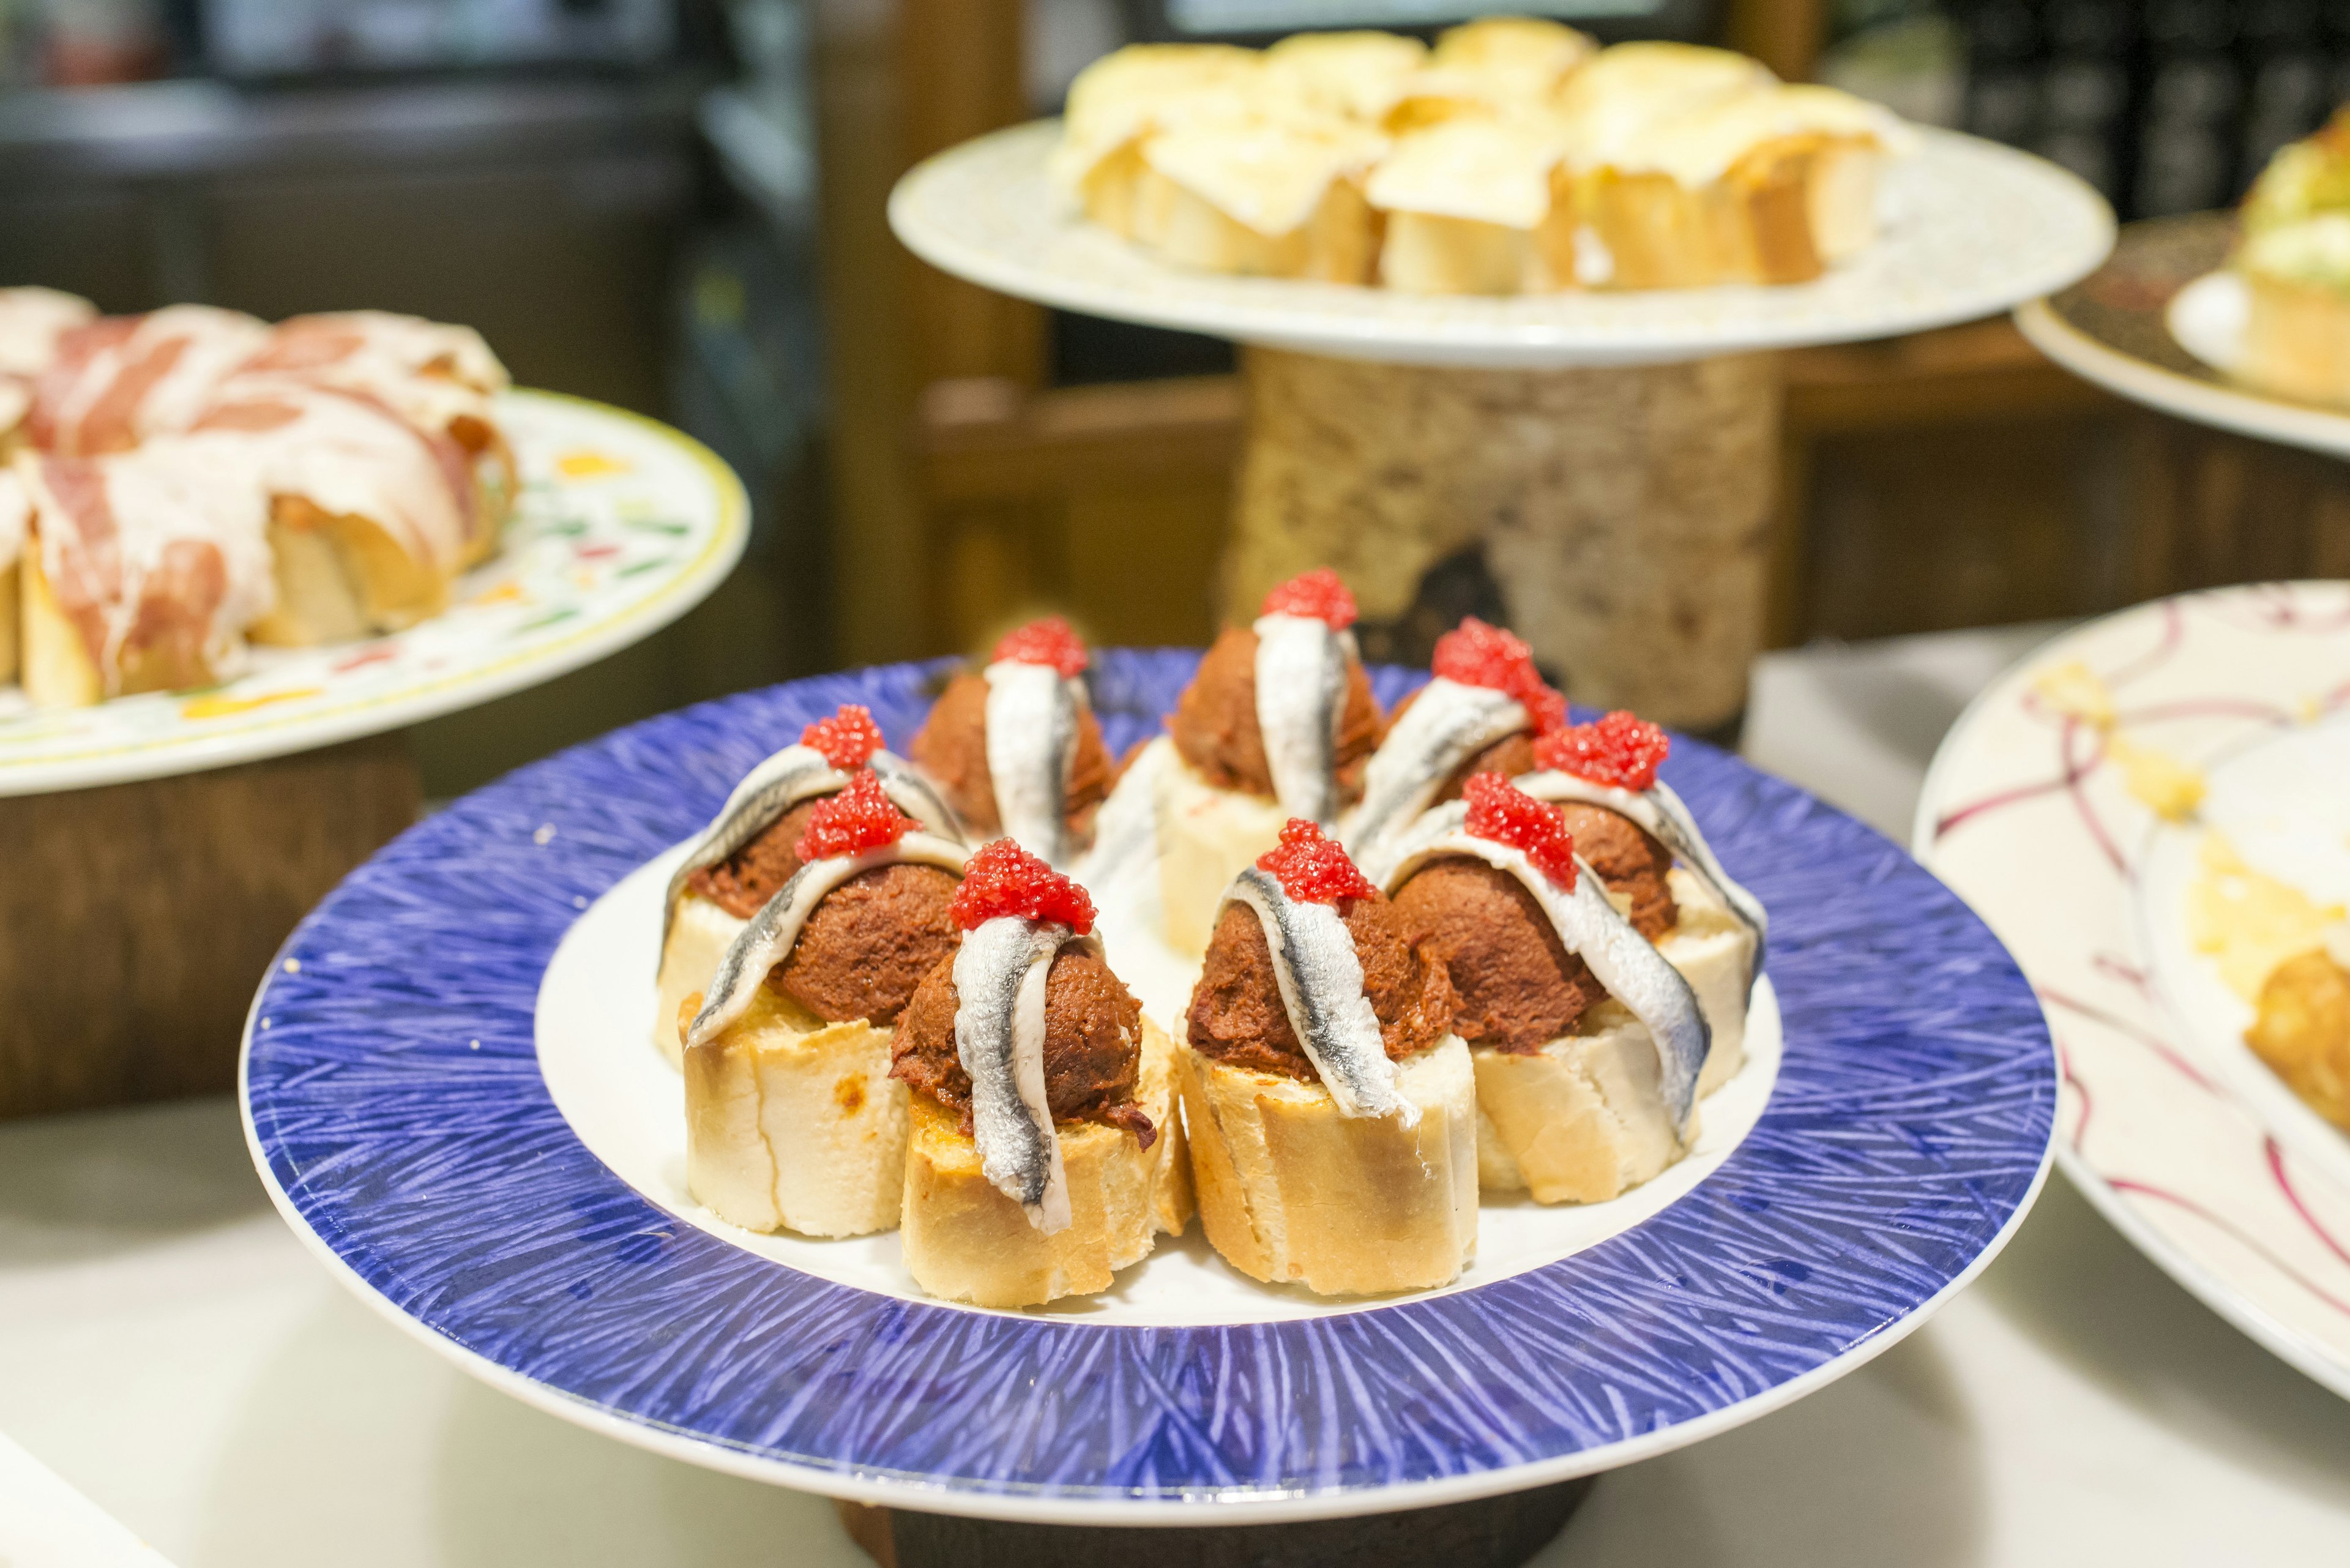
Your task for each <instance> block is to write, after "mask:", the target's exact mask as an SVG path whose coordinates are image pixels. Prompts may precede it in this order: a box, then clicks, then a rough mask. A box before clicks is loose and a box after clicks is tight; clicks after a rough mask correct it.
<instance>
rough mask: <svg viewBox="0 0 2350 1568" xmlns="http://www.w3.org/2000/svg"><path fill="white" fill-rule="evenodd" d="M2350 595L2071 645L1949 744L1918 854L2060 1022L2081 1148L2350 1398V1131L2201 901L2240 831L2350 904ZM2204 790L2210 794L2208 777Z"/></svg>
mask: <svg viewBox="0 0 2350 1568" xmlns="http://www.w3.org/2000/svg"><path fill="white" fill-rule="evenodd" d="M2345 778H2350V583H2273V584H2262V585H2258V586H2254V587H2235V588H2222V589H2219V590H2216V591H2213V592H2210V593H2200V594H2190V595H2187V596H2184V597H2178V598H2170V599H2162V600H2158V601H2156V602H2154V603H2152V604H2147V605H2141V606H2138V607H2136V608H2134V609H2129V610H2125V611H2122V612H2121V613H2120V614H2117V615H2114V616H2109V617H2107V618H2105V619H2103V620H2098V621H2095V622H2092V623H2090V624H2089V625H2087V626H2085V627H2082V628H2078V629H2077V630H2074V631H2072V632H2068V633H2067V634H2065V635H2064V637H2062V638H2059V639H2057V640H2056V641H2054V642H2053V643H2051V644H2049V645H2048V646H2047V647H2046V648H2044V649H2041V650H2040V651H2038V652H2036V653H2034V654H2033V655H2032V656H2031V657H2030V658H2029V659H2025V660H2024V661H2023V662H2022V663H2021V664H2019V665H2018V666H2017V667H2016V668H2015V669H2014V670H2010V671H2009V672H2008V673H2007V674H2005V675H2003V676H2002V677H2001V678H2000V679H1999V680H1997V681H1995V682H1993V683H1992V684H1991V686H1990V687H1989V688H1987V689H1986V690H1985V691H1983V693H1982V694H1981V696H1980V697H1978V698H1977V699H1976V701H1975V702H1974V704H1973V705H1972V706H1971V707H1970V708H1969V710H1968V711H1967V712H1966V714H1965V715H1964V716H1963V717H1961V718H1960V721H1959V722H1958V724H1957V725H1956V726H1955V727H1954V728H1953V729H1952V730H1951V732H1950V735H1949V737H1948V738H1947V739H1946V740H1945V741H1944V742H1942V747H1941V750H1940V752H1939V753H1938V754H1937V755H1936V757H1935V759H1934V763H1933V766H1932V768H1931V770H1930V771H1929V774H1928V775H1927V779H1926V785H1925V792H1924V794H1923V797H1922V798H1921V800H1920V801H1919V804H1918V818H1917V827H1916V839H1915V842H1916V849H1917V853H1918V857H1919V858H1920V859H1921V860H1923V861H1925V863H1926V864H1927V865H1929V866H1930V867H1933V869H1934V870H1935V871H1936V872H1937V873H1938V874H1939V875H1940V876H1941V877H1943V878H1945V879H1946V880H1947V881H1949V882H1950V885H1951V886H1952V887H1954V888H1957V889H1958V890H1959V891H1960V892H1961V893H1963V894H1965V895H1966V897H1967V899H1968V901H1969V902H1970V903H1971V904H1973V905H1974V907H1975V908H1976V909H1979V910H1981V912H1982V916H1983V918H1984V919H1987V920H1989V921H1990V922H1991V928H1992V929H1994V930H1996V931H1997V932H1999V934H2000V935H2001V936H2002V938H2003V939H2004V940H2006V942H2007V943H2008V946H2009V948H2010V949H2011V950H2012V951H2013V952H2014V954H2015V956H2016V961H2018V962H2019V963H2021V964H2022V966H2023V971H2024V973H2025V974H2026V975H2028V976H2029V977H2030V978H2031V980H2032V982H2033V986H2034V988H2035V989H2036V990H2037V991H2038V992H2039V994H2040V996H2041V998H2042V1000H2043V1002H2046V1003H2047V1005H2048V1009H2049V1016H2050V1020H2051V1023H2052V1026H2053V1028H2054V1034H2055V1039H2056V1047H2057V1054H2058V1059H2059V1061H2060V1063H2061V1064H2062V1067H2063V1074H2064V1080H2063V1083H2064V1086H2063V1095H2062V1097H2061V1099H2060V1101H2059V1104H2058V1137H2057V1144H2056V1152H2057V1158H2058V1159H2059V1160H2061V1161H2062V1162H2063V1164H2064V1170H2065V1173H2066V1174H2067V1175H2068V1176H2069V1177H2071V1178H2072V1179H2073V1181H2074V1185H2076V1186H2077V1187H2079V1188H2080V1189H2081V1190H2082V1191H2083V1192H2084V1193H2085V1194H2087V1196H2088V1197H2089V1199H2091V1201H2093V1202H2094V1203H2095V1204H2096V1206H2097V1207H2098V1209H2099V1210H2101V1211H2102V1212H2103V1213H2104V1214H2105V1215H2106V1218H2107V1219H2109V1220H2112V1221H2113V1223H2114V1224H2115V1226H2116V1228H2117V1229H2119V1230H2120V1231H2121V1232H2122V1233H2123V1234H2124V1235H2126V1236H2127V1237H2128V1238H2129V1239H2130V1240H2131V1241H2133V1242H2135V1243H2136V1244H2137V1246H2138V1248H2139V1249H2140V1250H2141V1251H2144V1252H2145V1253H2146V1254H2147V1256H2148V1257H2150V1258H2152V1259H2153V1260H2154V1261H2155V1262H2157V1263H2158V1264H2159V1265H2161V1266H2162V1268H2163V1269H2164V1270H2166V1271H2167V1272H2169V1273H2170V1274H2171V1276H2172V1277H2173V1278H2175V1279H2177V1280H2178V1282H2180V1283H2181V1284H2183V1285H2185V1286H2186V1287H2187V1288H2188V1289H2189V1291H2192V1292H2193V1293H2195V1294H2196V1295H2198V1296H2199V1297H2201V1298H2202V1299H2203V1300H2204V1301H2205V1302H2206V1303H2209V1304H2210V1306H2211V1307H2212V1308H2213V1309H2214V1310H2215V1311H2217V1312H2218V1313H2220V1315H2222V1316H2223V1317H2225V1318H2227V1319H2228V1320H2229V1321H2230V1323H2233V1324H2236V1326H2237V1327H2239V1328H2241V1329H2242V1330H2243V1331H2244V1332H2245V1333H2246V1334H2250V1335H2251V1337H2252V1338H2254V1339H2255V1340H2257V1341H2259V1342H2260V1343H2261V1344H2262V1345H2266V1346H2267V1347H2268V1348H2269V1349H2271V1350H2272V1351H2274V1352H2275V1353H2276V1354H2277V1355H2280V1356H2282V1357H2283V1358H2284V1359H2285V1360H2286V1361H2288V1362H2290V1363H2292V1364H2293V1366H2297V1367H2299V1368H2301V1370H2302V1371H2303V1372H2305V1373H2307V1374H2308V1375H2309V1376H2312V1377H2314V1378H2315V1379H2316V1380H2317V1381H2319V1382H2320V1383H2323V1384H2324V1385H2325V1386H2328V1387H2330V1388H2332V1389H2334V1391H2335V1392H2337V1393H2340V1394H2342V1395H2344V1396H2345V1397H2350V1134H2345V1132H2343V1131H2341V1130H2340V1129H2338V1128H2336V1127H2332V1126H2329V1125H2328V1124H2327V1123H2326V1122H2325V1121H2324V1119H2323V1118H2322V1117H2320V1116H2318V1115H2317V1113H2316V1112H2315V1111H2314V1110H2313V1109H2312V1108H2311V1107H2309V1106H2306V1105H2304V1104H2303V1103H2302V1102H2301V1101H2300V1100H2298V1099H2296V1098H2295V1097H2294V1096H2293V1093H2292V1091H2291V1090H2289V1089H2288V1088H2287V1087H2286V1086H2285V1085H2284V1084H2283V1082H2282V1080H2280V1079H2279V1078H2278V1077H2277V1076H2276V1075H2274V1074H2272V1072H2270V1071H2269V1069H2268V1068H2267V1067H2266V1066H2265V1065H2264V1064H2262V1062H2261V1061H2260V1060H2259V1058H2258V1057H2256V1056H2255V1055H2254V1054H2252V1052H2251V1049H2250V1047H2248V1046H2247V1045H2246V1044H2245V1042H2244V1038H2243V1035H2244V1030H2245V1029H2246V1027H2247V1026H2248V1025H2249V1024H2250V1023H2251V1022H2252V1018H2253V1016H2254V1015H2253V1012H2252V1009H2251V1006H2250V1005H2249V1004H2248V1003H2247V1002H2245V1000H2244V999H2243V998H2242V997H2241V995H2240V994H2238V993H2237V992H2234V991H2231V990H2230V989H2229V988H2228V987H2227V986H2226V985H2225V984H2223V983H2222V981H2221V978H2220V970H2219V969H2218V968H2217V967H2216V962H2217V961H2216V960H2215V958H2214V957H2213V950H2211V949H2210V948H2209V947H2208V946H2207V945H2206V944H2205V942H2204V941H2201V940H2199V935H2198V933H2199V930H2202V929H2206V928H2199V927H2198V925H2197V924H2196V921H2195V919H2194V917H2193V915H2192V913H2191V900H2192V899H2193V898H2194V897H2195V892H2196V888H2197V885H2198V883H2199V881H2201V880H2203V879H2204V878H2205V877H2206V875H2207V863H2206V862H2205V860H2204V858H2203V857H2204V851H2205V846H2206V844H2207V843H2208V842H2210V839H2211V838H2212V837H2213V836H2219V837H2220V839H2221V840H2222V841H2224V842H2225V843H2226V844H2227V845H2228V846H2230V847H2231V848H2232V851H2233V852H2234V853H2235V854H2237V855H2239V856H2241V858H2242V862H2243V864H2244V865H2246V866H2248V867H2251V869H2252V870H2253V871H2255V872H2257V873H2259V874H2261V875H2263V876H2265V877H2272V878H2273V879H2275V880H2276V881H2278V882H2280V883H2282V884H2284V885H2286V886H2289V887H2291V888H2294V889H2295V890H2297V891H2299V892H2301V893H2302V894H2303V895H2304V896H2305V897H2306V898H2309V899H2310V900H2311V902H2312V903H2314V904H2317V905H2321V906H2324V905H2337V904H2342V903H2345V901H2350V791H2345V789H2344V787H2343V781H2344V780H2345ZM2188 781H2191V783H2190V782H2188Z"/></svg>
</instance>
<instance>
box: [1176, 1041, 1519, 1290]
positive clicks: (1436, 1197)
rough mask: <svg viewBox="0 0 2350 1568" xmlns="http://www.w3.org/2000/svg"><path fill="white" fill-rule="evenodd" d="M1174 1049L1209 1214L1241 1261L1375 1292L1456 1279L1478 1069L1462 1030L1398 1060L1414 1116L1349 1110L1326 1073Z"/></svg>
mask: <svg viewBox="0 0 2350 1568" xmlns="http://www.w3.org/2000/svg"><path fill="white" fill-rule="evenodd" d="M1178 1057H1179V1061H1180V1066H1181V1076H1180V1082H1181V1085H1182V1093H1183V1115H1184V1122H1185V1126H1186V1127H1187V1128H1188V1131H1189V1136H1190V1137H1191V1172H1192V1179H1193V1181H1194V1182H1195V1184H1196V1185H1197V1187H1198V1189H1199V1201H1200V1219H1201V1223H1202V1225H1203V1226H1205V1228H1206V1231H1207V1235H1208V1240H1209V1241H1210V1242H1211V1243H1212V1244H1213V1245H1214V1247H1215V1249H1216V1251H1218V1252H1220V1253H1222V1255H1223V1258H1224V1261H1225V1262H1229V1263H1230V1264H1232V1267H1234V1268H1236V1269H1238V1270H1239V1271H1240V1272H1242V1273H1244V1274H1246V1275H1248V1276H1249V1277H1250V1278H1251V1279H1253V1280H1262V1281H1264V1282H1267V1283H1282V1282H1291V1281H1295V1282H1298V1283H1302V1284H1304V1285H1305V1287H1306V1288H1307V1289H1308V1290H1311V1291H1314V1292H1315V1293H1318V1294H1322V1295H1378V1294H1385V1293H1390V1292H1395V1291H1409V1290H1425V1289H1430V1288H1432V1287H1434V1286H1437V1285H1442V1284H1447V1283H1449V1282H1451V1281H1452V1280H1453V1279H1455V1278H1457V1277H1458V1276H1459V1274H1460V1272H1461V1269H1462V1268H1463V1267H1465V1266H1466V1265H1467V1263H1468V1262H1469V1260H1470V1259H1471V1257H1473V1256H1474V1255H1475V1253H1476V1250H1477V1110H1476V1075H1475V1073H1474V1071H1473V1069H1472V1068H1471V1065H1470V1060H1469V1050H1468V1047H1466V1046H1465V1045H1463V1044H1461V1042H1460V1041H1459V1040H1458V1039H1457V1038H1454V1037H1451V1036H1449V1035H1448V1036H1447V1037H1446V1038H1445V1039H1444V1040H1443V1041H1442V1042H1441V1043H1440V1044H1437V1045H1435V1046H1433V1047H1431V1048H1430V1049H1429V1050H1426V1051H1423V1052H1421V1053H1420V1054H1418V1055H1417V1056H1414V1057H1411V1058H1410V1059H1409V1060H1408V1061H1404V1062H1400V1063H1398V1064H1397V1074H1396V1085H1397V1087H1398V1088H1399V1090H1400V1091H1401V1092H1402V1094H1403V1096H1404V1097H1405V1098H1406V1099H1408V1100H1409V1101H1410V1102H1411V1103H1412V1104H1413V1105H1415V1106H1419V1111H1420V1116H1419V1125H1418V1126H1417V1127H1410V1128H1407V1127H1403V1126H1402V1125H1401V1123H1400V1122H1399V1120H1397V1119H1396V1118H1395V1117H1392V1116H1341V1115H1340V1114H1339V1113H1338V1108H1337V1106H1336V1103H1335V1102H1333V1101H1332V1099H1331V1098H1330V1094H1329V1091H1328V1090H1326V1089H1325V1088H1324V1087H1323V1086H1322V1085H1320V1084H1318V1083H1304V1082H1301V1081H1299V1080H1297V1079H1295V1078H1285V1077H1280V1076H1276V1075H1272V1074H1268V1073H1259V1072H1255V1071H1253V1070H1252V1069H1249V1068H1246V1067H1235V1066H1232V1065H1229V1064H1225V1063H1222V1062H1218V1061H1216V1060H1215V1059H1213V1058H1212V1057H1209V1056H1205V1055H1202V1054H1200V1053H1199V1052H1197V1051H1193V1050H1191V1048H1190V1047H1189V1046H1185V1047H1182V1048H1181V1049H1180V1051H1179V1052H1178Z"/></svg>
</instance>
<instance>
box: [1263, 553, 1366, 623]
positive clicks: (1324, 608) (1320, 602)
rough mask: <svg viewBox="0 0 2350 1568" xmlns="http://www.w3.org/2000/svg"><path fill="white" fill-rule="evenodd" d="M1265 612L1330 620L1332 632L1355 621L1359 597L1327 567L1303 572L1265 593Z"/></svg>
mask: <svg viewBox="0 0 2350 1568" xmlns="http://www.w3.org/2000/svg"><path fill="white" fill-rule="evenodd" d="M1259 613H1260V614H1263V615H1294V616H1301V617H1303V618H1306V619H1308V620H1318V621H1324V622H1326V623H1328V625H1329V628H1330V629H1331V630H1332V631H1344V630H1346V629H1347V628H1348V627H1350V626H1352V625H1354V624H1355V596H1354V595H1353V594H1352V593H1350V592H1348V591H1347V585H1346V584H1345V583H1343V582H1341V581H1339V579H1338V574H1337V573H1336V572H1334V571H1332V570H1331V569H1330V568H1329V567H1327V566H1316V567H1315V568H1314V569H1313V570H1312V571H1310V572H1300V573H1299V574H1298V575H1297V576H1294V577H1292V578H1290V579H1289V581H1287V582H1285V583H1284V584H1282V585H1281V587H1277V588H1275V589H1274V590H1273V592H1271V593H1269V594H1267V595H1265V596H1264V608H1263V610H1262V611H1260V612H1259Z"/></svg>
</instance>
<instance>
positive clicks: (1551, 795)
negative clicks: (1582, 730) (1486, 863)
mask: <svg viewBox="0 0 2350 1568" xmlns="http://www.w3.org/2000/svg"><path fill="white" fill-rule="evenodd" d="M1516 783H1517V786H1518V787H1519V788H1520V789H1522V790H1523V791H1525V792H1526V793H1527V794H1530V795H1532V796H1534V798H1535V799H1536V800H1546V801H1552V802H1557V801H1563V800H1571V801H1575V802H1578V803H1580V804H1582V805H1596V806H1604V807H1606V808H1607V810H1609V811H1613V812H1617V813H1619V814H1621V815H1624V816H1627V817H1629V818H1630V819H1631V820H1632V821H1634V822H1636V823H1638V825H1639V826H1641V827H1642V828H1644V829H1645V830H1647V832H1648V834H1649V835H1650V836H1652V837H1655V838H1657V839H1659V840H1660V841H1661V842H1662V843H1663V844H1664V846H1665V847H1666V848H1668V849H1669V850H1671V851H1672V852H1673V854H1674V855H1675V856H1677V857H1679V859H1680V860H1681V862H1682V863H1683V864H1684V865H1686V866H1687V867H1689V868H1690V870H1691V871H1693V872H1695V873H1696V874H1697V876H1698V877H1699V878H1700V880H1701V881H1703V882H1704V883H1705V884H1706V885H1707V886H1709V887H1711V888H1712V889H1713V890H1714V891H1715V892H1716V893H1718V894H1720V895H1721V901H1722V902H1723V903H1724V904H1726V905H1728V906H1729V908H1730V912H1731V915H1732V916H1734V917H1735V918H1736V919H1737V920H1738V923H1739V924H1740V925H1742V926H1744V927H1745V928H1746V929H1748V930H1750V931H1752V932H1753V933H1754V961H1753V962H1752V964H1750V965H1748V966H1747V970H1746V992H1747V995H1748V997H1749V998H1750V999H1752V996H1753V993H1754V979H1755V977H1756V976H1757V975H1759V974H1761V973H1762V972H1763V956H1764V950H1765V948H1766V947H1767V946H1768V944H1769V940H1770V932H1771V917H1770V915H1769V913H1768V912H1767V911H1765V910H1764V909H1763V901H1762V900H1761V899H1759V898H1756V897H1755V896H1754V895H1753V894H1752V893H1750V892H1748V891H1747V890H1746V889H1745V888H1742V887H1741V886H1739V885H1738V883H1736V882H1734V881H1732V880H1731V876H1730V873H1729V872H1727V871H1725V870H1723V869H1722V868H1721V861H1719V860H1717V859H1715V858H1714V855H1713V846H1711V845H1710V844H1708V843H1707V842H1706V841H1705V835H1704V834H1703V833H1701V832H1700V831H1699V830H1698V826H1697V818H1695V817H1693V816H1691V815H1690V809H1689V807H1688V806H1687V805H1683V804H1682V802H1681V797H1680V796H1679V795H1677V794H1674V793H1673V786H1672V785H1670V784H1666V783H1664V782H1663V781H1662V780H1659V782H1658V783H1656V784H1653V785H1651V786H1650V787H1649V788H1648V789H1647V790H1646V791H1643V792H1640V793H1638V794H1635V793H1634V792H1633V791H1631V790H1627V789H1617V788H1616V787H1615V786H1614V785H1612V784H1593V783H1592V782H1591V781H1590V780H1589V779H1582V778H1577V777H1575V775H1574V774H1565V773H1559V772H1557V771H1556V770H1547V771H1544V772H1542V773H1534V774H1525V775H1523V777H1521V778H1519V779H1518V780H1517V781H1516Z"/></svg>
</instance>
